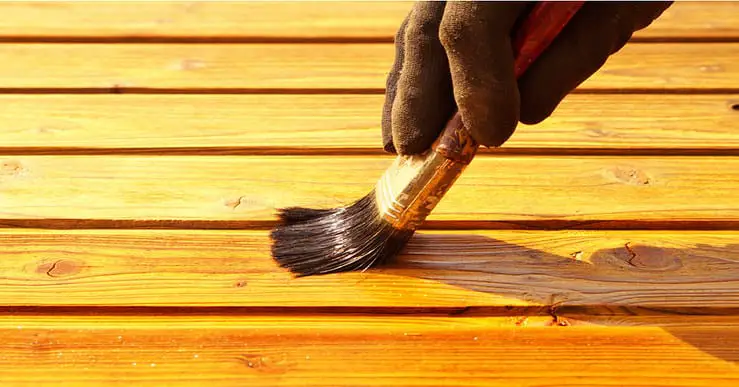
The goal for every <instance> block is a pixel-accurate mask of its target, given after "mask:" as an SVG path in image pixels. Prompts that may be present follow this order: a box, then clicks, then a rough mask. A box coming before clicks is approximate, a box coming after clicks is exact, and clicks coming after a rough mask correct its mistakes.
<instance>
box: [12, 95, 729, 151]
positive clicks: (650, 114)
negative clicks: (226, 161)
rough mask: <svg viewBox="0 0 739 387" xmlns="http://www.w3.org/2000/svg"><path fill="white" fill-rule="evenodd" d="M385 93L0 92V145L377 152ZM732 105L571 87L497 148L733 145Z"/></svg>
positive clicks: (723, 98) (708, 98)
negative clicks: (552, 108)
mask: <svg viewBox="0 0 739 387" xmlns="http://www.w3.org/2000/svg"><path fill="white" fill-rule="evenodd" d="M384 98H385V97H384V96H383V95H228V96H223V95H157V96H152V95H73V96H70V95H0V105H2V106H3V107H4V109H2V110H0V152H2V150H6V151H9V150H12V149H26V148H28V149H29V150H31V149H33V150H35V151H41V150H43V149H45V148H54V147H56V148H67V149H66V150H67V151H72V150H73V149H69V148H85V149H87V148H90V149H120V148H124V149H131V148H165V149H167V148H196V149H197V148H212V147H216V148H225V149H228V148H239V147H243V148H249V149H252V148H260V147H263V148H270V149H272V148H273V149H275V151H279V150H280V149H283V150H284V151H287V150H288V149H295V148H302V149H303V151H304V152H308V151H309V149H305V148H320V149H334V150H336V151H341V150H350V149H375V150H377V151H378V152H381V145H382V144H381V139H380V132H381V130H380V116H381V111H382V104H383V101H384ZM734 105H739V94H736V95H690V96H687V95H660V96H654V95H581V94H571V95H569V96H568V97H567V98H566V99H565V100H564V101H563V102H562V103H561V104H560V106H559V108H558V109H557V111H556V112H555V113H554V114H553V115H552V117H551V118H549V119H548V120H546V121H544V122H542V123H541V124H538V125H534V126H526V125H521V126H520V127H519V129H518V131H517V132H516V133H515V134H514V135H513V137H512V138H511V139H510V140H509V141H508V142H507V143H506V144H505V147H504V148H505V149H519V148H539V149H551V148H576V149H583V148H587V149H593V148H611V149H622V150H624V152H625V153H627V154H630V153H633V152H634V150H635V149H639V148H642V149H644V148H647V149H665V150H668V149H727V148H739V108H737V109H732V106H734ZM286 106H289V108H285V107H286ZM505 149H504V150H505ZM19 151H20V150H19ZM254 151H255V152H258V150H257V149H255V150H254Z"/></svg>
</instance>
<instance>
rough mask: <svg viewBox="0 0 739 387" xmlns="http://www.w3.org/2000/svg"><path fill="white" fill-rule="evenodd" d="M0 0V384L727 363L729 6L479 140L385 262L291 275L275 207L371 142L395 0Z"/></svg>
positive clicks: (358, 185) (322, 193)
mask: <svg viewBox="0 0 739 387" xmlns="http://www.w3.org/2000/svg"><path fill="white" fill-rule="evenodd" d="M137 6H139V7H140V8H139V9H136V8H134V7H133V6H132V5H129V4H127V3H124V2H97V3H83V2H76V3H75V2H54V3H51V2H46V3H42V2H2V3H0V14H2V15H3V18H2V20H0V54H2V55H3V57H4V58H5V59H6V60H4V61H2V63H0V337H2V340H0V384H1V385H2V386H10V387H15V386H39V385H41V386H45V385H62V386H74V387H81V386H85V387H87V386H99V385H102V384H111V385H117V384H130V385H136V386H162V385H172V386H196V385H197V386H200V385H203V384H211V385H214V386H239V387H241V386H259V387H261V386H298V385H301V386H304V385H310V386H342V387H349V386H377V385H382V386H489V385H495V384H500V385H506V386H542V385H567V386H571V385H591V386H607V385H614V384H616V385H629V386H656V385H670V386H678V385H679V386H718V385H722V386H723V385H726V386H733V385H736V382H737V379H739V349H738V348H739V330H737V322H739V206H737V204H736V203H739V196H737V192H739V172H738V171H739V137H738V136H739V119H738V118H739V85H737V82H736V79H737V78H739V67H737V63H739V60H738V59H739V27H737V26H739V23H737V21H738V20H739V19H738V16H737V15H739V13H738V12H736V11H737V10H739V7H737V3H732V2H710V3H709V2H678V3H676V4H675V5H674V6H673V8H671V9H670V10H669V11H667V12H666V14H665V15H664V17H663V18H661V19H660V20H659V21H657V22H655V24H654V25H653V26H651V27H650V28H648V29H647V30H644V31H640V32H638V33H637V34H635V39H634V42H633V43H631V44H629V45H627V47H626V48H624V50H623V51H622V52H620V53H618V54H616V55H615V56H613V57H612V58H611V59H610V60H609V61H608V62H607V63H606V65H605V66H604V67H603V69H602V70H601V71H599V72H598V73H597V74H596V75H595V76H593V78H591V79H590V80H588V81H587V82H585V83H584V84H583V85H582V86H581V87H580V88H579V89H578V90H577V92H576V93H574V94H572V95H570V96H568V97H567V98H566V99H565V100H564V101H563V102H562V104H561V105H560V108H559V109H558V110H557V111H556V112H555V114H554V115H553V116H552V118H551V119H549V120H547V121H546V122H543V123H541V124H539V125H534V126H525V125H522V126H521V127H520V128H519V130H518V131H517V132H516V134H514V136H513V137H512V138H511V140H510V141H509V142H508V143H506V145H505V146H504V147H503V148H501V149H498V150H483V151H482V152H481V155H480V156H479V157H478V158H477V159H476V160H475V161H474V162H473V164H472V165H471V166H470V168H469V169H468V171H467V172H466V173H465V174H464V175H463V176H462V177H461V178H460V180H459V181H458V183H457V184H456V185H455V186H454V187H453V188H452V190H451V192H450V193H449V195H448V196H447V197H445V198H444V200H443V201H442V202H441V203H440V204H439V207H438V208H437V211H435V212H433V213H432V215H431V217H430V218H429V222H427V224H426V225H425V226H424V229H423V230H421V231H419V233H418V234H417V235H416V236H415V237H414V238H413V239H412V240H411V241H410V243H409V244H408V246H407V248H406V249H405V250H404V252H403V253H402V254H401V255H400V257H399V258H398V260H397V261H396V262H393V263H391V264H390V265H388V266H387V267H384V268H381V269H377V270H372V271H368V272H364V273H345V274H337V275H328V276H318V277H309V278H301V279H294V278H292V277H291V276H290V275H289V274H288V273H287V272H285V271H284V270H282V269H280V268H279V267H277V266H276V265H275V264H274V262H273V261H272V259H271V257H270V250H269V247H270V240H269V238H268V233H269V229H270V228H271V227H272V226H274V220H275V219H274V215H273V214H274V210H275V208H277V207H282V206H289V205H309V206H322V207H323V206H338V205H340V204H344V203H346V202H348V201H351V200H354V199H358V198H359V197H361V196H362V195H365V194H366V193H367V192H368V190H369V189H371V187H372V185H373V184H374V182H375V180H376V179H377V177H379V175H380V174H381V173H382V171H383V170H384V169H385V168H386V167H387V166H388V165H389V162H390V161H391V160H392V158H391V156H390V155H387V154H384V153H383V152H382V150H381V137H380V118H381V117H380V115H381V112H382V104H383V99H384V96H383V92H384V87H385V76H386V74H387V71H388V70H389V69H390V67H391V65H392V60H393V46H392V37H393V35H394V33H395V30H396V29H397V27H398V26H399V24H400V21H401V20H402V19H403V17H404V16H405V14H406V13H407V10H408V7H409V6H410V3H401V2H379V3H366V2H365V3H362V2H343V3H342V2H331V3H318V2H316V3H309V2H302V3H298V2H241V3H240V2H141V3H138V4H137Z"/></svg>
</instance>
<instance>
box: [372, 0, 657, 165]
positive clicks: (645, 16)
mask: <svg viewBox="0 0 739 387" xmlns="http://www.w3.org/2000/svg"><path fill="white" fill-rule="evenodd" d="M671 4H672V2H671V1H670V2H621V3H615V2H586V3H585V4H584V5H583V6H582V8H581V9H580V10H579V11H578V13H577V14H575V16H574V17H573V18H572V19H571V20H570V22H569V23H568V25H567V26H565V28H564V29H563V30H562V32H561V33H560V35H559V36H558V37H557V38H556V39H555V40H554V41H553V42H552V44H551V45H550V46H549V48H548V49H547V50H545V51H544V52H543V53H542V54H541V55H540V56H539V58H538V59H537V60H536V61H535V62H534V63H533V64H532V65H531V66H529V68H528V70H527V71H526V72H525V73H524V75H523V76H522V77H521V78H520V79H519V80H516V78H515V76H514V69H513V63H514V58H513V49H512V42H511V40H512V36H513V31H512V29H513V28H514V24H515V23H516V21H517V20H518V19H519V16H522V15H523V14H524V13H525V11H527V10H528V8H527V7H529V6H531V2H456V1H455V2H448V3H446V2H437V1H421V2H418V3H416V4H415V5H414V6H413V8H412V9H411V12H410V14H409V15H408V17H407V18H406V19H405V20H404V21H403V23H402V24H401V27H400V29H399V31H398V33H397V35H396V43H395V62H394V63H393V67H392V69H391V71H390V74H389V76H388V78H387V85H386V86H387V89H386V94H385V104H384V108H383V117H382V137H383V145H384V148H385V150H386V151H388V152H391V153H397V152H399V153H401V154H406V155H407V154H417V153H421V152H423V151H425V150H426V149H428V148H429V147H430V146H431V144H432V143H433V142H434V140H435V139H436V138H437V137H438V135H439V134H440V133H441V131H442V130H443V129H444V126H445V125H446V123H447V121H448V120H449V118H451V116H452V114H453V113H454V111H455V110H457V109H459V112H460V113H461V116H462V121H463V122H464V124H465V126H466V127H467V128H468V129H469V130H470V132H471V134H472V136H473V138H474V139H475V140H477V142H478V143H480V144H481V145H485V146H492V147H497V146H500V145H502V144H503V143H504V142H505V141H507V140H508V138H510V136H511V135H512V134H513V132H514V130H515V129H516V127H517V125H518V122H519V121H520V122H522V123H524V124H529V125H531V124H536V123H539V122H541V121H543V120H544V119H546V118H548V117H549V116H550V115H551V114H552V112H553V111H554V109H555V108H556V107H557V105H558V104H559V103H560V102H561V101H562V99H564V97H565V96H566V95H567V94H568V93H570V92H571V91H572V90H573V89H575V88H576V87H577V86H578V85H580V84H581V83H582V82H584V81H585V80H586V79H587V78H589V77H590V76H591V75H592V74H593V73H595V72H596V71H598V69H599V68H600V67H602V66H603V64H604V63H605V61H606V60H607V59H608V57H609V56H610V55H612V54H614V53H616V52H617V51H618V50H620V49H621V48H622V47H623V46H624V45H625V44H626V42H627V41H628V40H629V39H630V38H631V36H632V33H633V32H635V31H638V30H640V29H643V28H645V27H647V26H648V25H649V24H651V23H652V21H654V20H655V19H656V18H657V17H659V16H660V15H661V14H662V12H663V11H664V10H665V9H667V8H668V7H669V6H670V5H671Z"/></svg>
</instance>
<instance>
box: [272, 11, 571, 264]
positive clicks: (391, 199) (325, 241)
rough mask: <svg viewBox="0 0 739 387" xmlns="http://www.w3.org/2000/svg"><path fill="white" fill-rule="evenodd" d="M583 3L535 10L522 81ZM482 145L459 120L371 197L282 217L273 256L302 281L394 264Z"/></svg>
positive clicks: (393, 169) (393, 171) (524, 46)
mask: <svg viewBox="0 0 739 387" xmlns="http://www.w3.org/2000/svg"><path fill="white" fill-rule="evenodd" d="M582 3H583V2H581V1H580V2H554V1H553V2H537V3H536V4H535V5H534V6H533V7H532V9H531V11H530V12H529V13H528V14H527V15H526V18H525V19H524V20H523V22H522V23H521V24H520V27H519V28H518V29H517V32H516V34H515V35H514V40H513V49H514V55H515V56H514V57H515V74H516V77H517V78H518V77H520V76H521V75H522V74H523V73H524V71H526V69H527V68H528V66H529V65H530V64H531V63H532V62H533V61H534V60H535V59H536V58H537V57H538V56H539V54H541V52H543V51H544V49H545V48H546V47H547V46H549V44H550V43H551V42H552V41H553V40H554V38H555V37H556V36H557V35H558V34H559V32H560V31H561V30H562V28H564V26H565V25H566V24H567V23H568V22H569V21H570V19H571V18H572V16H573V15H574V14H575V13H576V12H577V11H578V10H579V9H580V7H581V6H582ZM477 149H478V144H477V142H476V141H475V140H474V139H473V138H472V137H471V136H470V133H469V131H468V130H467V129H466V128H465V127H464V124H463V123H462V118H461V116H460V114H459V112H457V113H456V114H454V116H453V117H452V118H451V119H450V120H449V121H448V123H447V125H446V127H445V128H444V130H443V132H442V133H441V135H440V136H439V137H438V138H437V140H436V141H435V142H434V143H433V145H432V146H431V148H430V149H429V150H427V151H426V152H425V153H423V154H421V155H412V156H405V155H399V156H398V157H396V158H395V160H394V162H393V163H392V165H390V167H389V168H388V169H387V170H386V171H385V173H384V174H383V175H382V176H381V177H380V179H379V180H378V181H377V183H376V185H375V187H374V188H373V189H372V190H371V191H370V193H369V194H367V195H366V196H364V197H363V198H361V199H359V200H358V201H356V202H354V203H353V204H351V205H348V206H343V207H338V208H331V209H310V208H302V207H290V208H284V209H280V210H279V211H278V214H277V215H278V219H279V221H280V224H279V225H278V226H277V227H276V228H275V229H274V230H272V233H271V238H272V241H273V244H272V256H273V258H274V259H275V261H276V262H277V263H278V264H279V265H280V266H281V267H283V268H286V269H288V270H289V271H290V272H292V273H293V275H294V276H296V277H303V276H310V275H319V274H329V273H338V272H347V271H360V270H361V271H364V270H367V269H369V268H372V267H375V266H377V265H380V264H384V263H385V262H387V261H388V260H390V259H392V258H394V257H395V256H396V255H397V254H398V253H399V252H400V251H401V250H402V249H403V248H404V246H405V245H406V243H407V242H408V241H409V240H410V238H411V237H412V236H413V234H414V232H415V231H416V229H418V227H419V226H420V225H421V224H422V223H423V222H424V221H425V219H426V217H427V216H428V215H429V214H430V213H431V211H432V210H433V209H434V207H436V205H437V204H438V203H439V200H441V198H442V197H443V196H444V194H446V192H447V191H448V190H449V188H451V187H452V185H453V184H454V182H455V181H456V180H457V178H458V177H459V176H460V175H461V174H462V172H463V171H464V170H465V168H466V167H467V166H468V165H469V164H470V162H471V161H472V159H473V158H474V157H475V154H476V153H477Z"/></svg>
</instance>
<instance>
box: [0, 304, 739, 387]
mask: <svg viewBox="0 0 739 387" xmlns="http://www.w3.org/2000/svg"><path fill="white" fill-rule="evenodd" d="M498 326H499V324H497V323H496V322H488V321H487V320H481V319H454V320H450V319H441V320H433V319H429V320H405V319H402V318H401V319H389V318H374V319H370V318H365V317H354V318H351V319H350V320H349V321H347V319H336V318H333V319H319V318H301V319H286V318H279V317H278V318H261V317H252V318H238V317H231V316H229V317H199V318H187V319H178V318H169V317H161V316H156V317H115V318H106V317H89V318H87V317H75V318H65V319H59V318H57V317H52V316H41V317H35V318H28V317H24V318H14V317H4V318H2V319H0V334H1V335H2V337H3V340H2V343H0V349H2V351H1V352H0V382H3V385H12V386H19V385H24V386H25V385H33V386H46V385H54V386H56V385H59V383H60V382H61V384H62V385H67V386H87V385H101V384H113V385H117V384H119V383H120V382H122V381H125V382H126V383H128V384H132V383H133V384H135V385H136V386H161V385H163V384H166V385H167V386H202V385H204V384H217V385H218V386H234V387H236V386H238V387H242V386H260V387H261V386H265V385H269V386H305V385H310V386H377V385H382V386H444V387H446V386H449V385H454V386H489V385H491V384H493V383H496V382H503V383H505V384H506V385H515V386H542V385H553V384H556V385H559V384H560V383H562V381H568V380H569V381H574V380H587V382H588V385H591V386H611V385H614V383H618V384H619V385H621V384H623V385H630V386H635V385H644V386H646V385H671V386H675V385H680V386H708V385H710V386H717V385H721V386H733V385H736V383H737V380H738V379H739V372H738V371H739V370H738V368H737V364H736V363H737V360H738V359H739V352H737V349H736V348H737V347H736V344H737V341H739V339H738V338H739V329H738V328H737V326H736V324H733V325H731V324H727V325H723V326H722V325H717V326H713V327H704V326H697V327H696V326H680V327H674V328H670V329H664V328H661V327H629V328H615V327H605V328H604V327H567V328H559V327H508V328H500V327H498ZM717 337H720V339H719V340H717ZM19 363H20V364H33V367H19V366H18V364H19ZM677 370H679V371H677ZM567 384H569V383H567Z"/></svg>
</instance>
